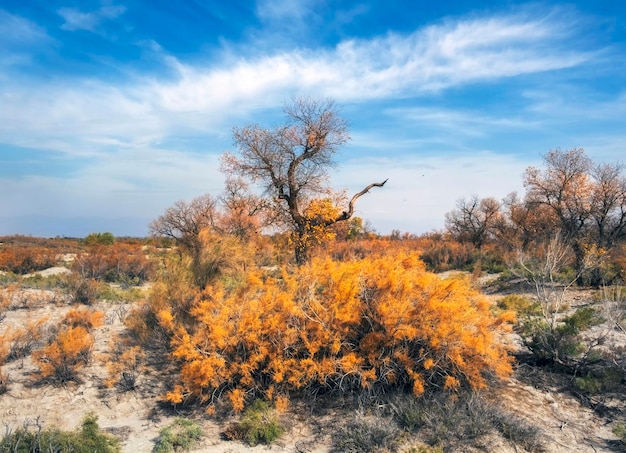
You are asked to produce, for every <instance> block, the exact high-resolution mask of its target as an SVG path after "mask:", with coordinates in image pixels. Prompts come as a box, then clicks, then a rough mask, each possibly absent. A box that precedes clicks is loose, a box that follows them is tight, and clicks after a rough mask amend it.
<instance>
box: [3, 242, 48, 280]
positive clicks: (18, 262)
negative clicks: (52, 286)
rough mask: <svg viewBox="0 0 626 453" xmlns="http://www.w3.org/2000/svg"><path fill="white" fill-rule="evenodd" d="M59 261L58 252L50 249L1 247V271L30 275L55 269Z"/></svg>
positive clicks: (4, 245)
mask: <svg viewBox="0 0 626 453" xmlns="http://www.w3.org/2000/svg"><path fill="white" fill-rule="evenodd" d="M58 260H59V253H58V251H57V250H54V249H50V248H48V247H23V246H15V245H13V246H12V245H10V244H3V245H2V246H0V270H2V271H7V272H13V273H14V274H28V273H29V272H35V271H40V270H43V269H47V268H49V267H53V266H55V265H56V263H57V262H58Z"/></svg>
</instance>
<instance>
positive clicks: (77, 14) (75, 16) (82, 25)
mask: <svg viewBox="0 0 626 453" xmlns="http://www.w3.org/2000/svg"><path fill="white" fill-rule="evenodd" d="M125 11H126V8H125V7H124V6H115V5H105V6H102V7H101V8H99V9H97V10H95V11H89V12H83V11H81V10H79V9H77V8H60V9H59V10H58V11H57V13H58V14H59V15H60V16H61V17H62V18H63V19H64V20H65V23H64V24H63V25H62V26H61V28H62V29H63V30H67V31H76V30H87V31H91V32H94V31H96V29H97V27H98V25H100V23H101V22H102V21H103V20H105V19H115V18H116V17H119V16H121V15H122V14H124V12H125Z"/></svg>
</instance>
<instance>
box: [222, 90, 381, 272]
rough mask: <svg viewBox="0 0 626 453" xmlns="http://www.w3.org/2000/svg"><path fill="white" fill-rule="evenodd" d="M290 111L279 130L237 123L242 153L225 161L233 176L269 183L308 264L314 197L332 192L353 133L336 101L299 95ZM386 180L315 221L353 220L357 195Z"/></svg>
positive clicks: (300, 258) (276, 209) (300, 259)
mask: <svg viewBox="0 0 626 453" xmlns="http://www.w3.org/2000/svg"><path fill="white" fill-rule="evenodd" d="M284 112H285V114H286V116H287V122H286V124H285V125H283V126H280V127H278V128H276V129H273V130H269V129H265V128H262V127H260V126H258V125H250V126H246V127H243V128H236V129H235V130H234V141H235V144H236V146H237V148H238V150H239V155H238V156H235V155H232V154H226V155H224V157H223V161H222V162H223V170H224V171H225V172H226V174H227V175H229V176H240V177H243V178H245V179H248V180H250V181H252V182H256V183H258V184H259V185H260V186H261V187H262V188H263V190H264V193H265V196H266V199H267V201H268V204H269V203H271V211H272V213H273V214H274V218H275V219H282V220H283V221H284V222H285V224H286V225H288V227H289V228H290V229H291V231H292V233H293V235H294V242H295V258H296V263H297V264H302V263H304V262H305V261H307V259H308V243H307V234H308V232H310V231H311V228H310V227H311V219H310V218H309V217H307V215H306V209H307V207H308V206H309V204H310V202H311V201H312V200H314V199H316V198H319V197H320V196H327V195H328V194H329V192H330V189H329V187H328V186H327V182H328V170H329V169H330V168H331V167H332V166H333V165H334V160H333V157H334V155H335V153H336V152H337V150H338V149H339V148H340V147H341V146H342V145H344V144H346V143H347V142H348V141H349V139H350V136H349V133H348V126H347V123H346V122H345V121H344V120H343V119H342V118H341V117H340V116H339V112H338V109H337V107H336V106H335V104H334V102H333V101H332V100H317V99H312V98H296V99H294V100H293V101H292V103H290V104H289V105H287V106H286V107H285V109H284ZM385 182H386V181H384V182H381V183H373V184H370V185H368V186H367V187H365V188H364V189H363V190H362V191H360V192H358V193H357V194H355V195H354V196H353V197H352V198H351V199H350V202H349V204H348V206H347V208H346V209H345V210H341V209H340V210H339V214H337V215H336V216H335V217H333V218H324V219H319V218H317V219H316V220H315V222H319V223H320V224H319V225H318V226H322V227H325V226H330V225H332V224H334V223H337V222H341V221H345V220H348V219H350V218H351V217H352V215H353V213H354V204H355V202H356V200H357V199H358V198H359V197H361V196H363V195H364V194H366V193H367V192H368V191H369V190H370V189H372V188H373V187H382V186H383V185H384V184H385Z"/></svg>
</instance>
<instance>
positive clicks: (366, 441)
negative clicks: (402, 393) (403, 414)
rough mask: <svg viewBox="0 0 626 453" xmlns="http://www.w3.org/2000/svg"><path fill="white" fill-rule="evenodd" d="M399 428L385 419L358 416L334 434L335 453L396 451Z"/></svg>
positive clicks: (333, 450)
mask: <svg viewBox="0 0 626 453" xmlns="http://www.w3.org/2000/svg"><path fill="white" fill-rule="evenodd" d="M398 434H399V430H398V427H397V426H396V425H395V424H394V423H393V422H391V421H389V420H385V419H380V418H376V419H371V420H370V419H367V418H365V416H364V415H362V414H359V415H356V416H355V417H354V418H353V419H352V420H350V421H348V422H347V423H346V424H345V425H344V426H342V427H340V428H339V429H337V430H336V431H334V432H333V433H332V436H331V440H332V449H331V451H332V452H334V453H344V452H345V453H370V452H379V451H384V450H391V451H393V450H395V448H396V447H397V438H398Z"/></svg>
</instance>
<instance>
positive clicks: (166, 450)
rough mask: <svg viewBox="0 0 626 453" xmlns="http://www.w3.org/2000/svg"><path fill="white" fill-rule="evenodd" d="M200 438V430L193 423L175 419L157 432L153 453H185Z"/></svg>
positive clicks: (183, 419)
mask: <svg viewBox="0 0 626 453" xmlns="http://www.w3.org/2000/svg"><path fill="white" fill-rule="evenodd" d="M200 437H202V428H201V427H200V426H199V425H198V424H197V423H196V422H194V421H192V420H187V419H185V418H177V419H176V420H174V422H173V423H171V424H170V425H169V426H167V427H165V428H163V429H162V430H161V431H160V432H159V438H158V440H157V442H156V445H155V446H154V448H153V449H152V451H153V453H173V452H176V451H187V450H189V449H191V447H193V445H194V444H195V443H196V442H197V441H198V440H200Z"/></svg>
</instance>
